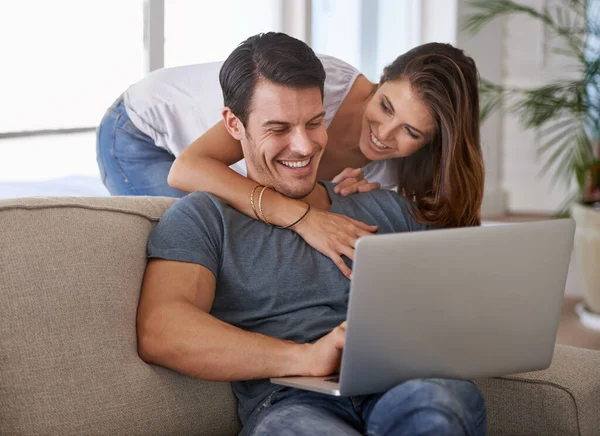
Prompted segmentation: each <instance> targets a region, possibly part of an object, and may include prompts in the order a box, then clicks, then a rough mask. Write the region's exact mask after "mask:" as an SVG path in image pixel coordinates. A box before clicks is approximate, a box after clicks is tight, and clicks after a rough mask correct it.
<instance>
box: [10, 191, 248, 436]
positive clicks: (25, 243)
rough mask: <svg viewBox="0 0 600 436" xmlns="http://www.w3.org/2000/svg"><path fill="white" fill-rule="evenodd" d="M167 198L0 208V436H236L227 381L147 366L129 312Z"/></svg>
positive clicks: (35, 201) (21, 203) (68, 200)
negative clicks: (147, 244) (40, 435)
mask: <svg viewBox="0 0 600 436" xmlns="http://www.w3.org/2000/svg"><path fill="white" fill-rule="evenodd" d="M173 202H174V200H173V199H169V198H153V197H107V198H104V197H98V198H81V197H79V198H76V197H60V198H58V197H57V198H29V199H15V200H2V201H0V429H1V430H0V432H1V433H2V434H11V435H32V434H57V435H82V434H85V435H133V434H135V435H158V434H160V435H169V434H172V435H188V434H211V435H212V434H226V435H229V434H231V435H233V434H236V433H237V431H239V423H238V420H237V414H236V402H235V399H234V397H233V394H232V392H231V388H230V385H229V383H209V382H202V381H199V380H196V379H193V378H191V377H186V376H183V375H180V374H177V373H175V372H173V371H170V370H168V369H166V368H162V367H158V366H153V365H148V364H146V363H145V362H143V361H142V360H141V359H140V358H139V356H138V354H137V338H136V326H135V322H136V310H137V304H138V299H139V293H140V289H141V284H142V278H143V274H144V270H145V267H146V240H147V238H148V235H149V233H150V231H151V230H152V228H153V226H154V225H155V224H156V223H157V222H158V220H159V219H160V217H161V215H162V214H163V212H164V211H165V210H166V209H167V208H168V207H169V206H170V205H171V204H173Z"/></svg>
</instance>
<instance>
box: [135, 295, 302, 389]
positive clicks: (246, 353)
mask: <svg viewBox="0 0 600 436" xmlns="http://www.w3.org/2000/svg"><path fill="white" fill-rule="evenodd" d="M144 324H145V326H147V327H145V328H142V329H138V330H139V331H141V332H144V333H143V334H142V333H140V337H139V353H140V356H141V357H142V358H143V359H144V360H145V361H147V362H150V363H155V364H158V365H162V366H165V367H167V368H171V369H173V370H175V371H178V372H181V373H183V374H186V375H189V376H192V377H196V378H199V379H203V380H212V381H236V380H249V379H259V378H269V377H282V376H286V375H304V374H305V373H306V369H305V364H304V362H303V359H302V355H303V348H305V347H307V346H308V345H301V344H296V343H294V342H291V341H285V340H281V339H276V338H272V337H269V336H265V335H262V334H259V333H251V332H246V331H244V330H242V329H239V328H237V327H234V326H232V325H230V324H227V323H225V322H222V321H220V320H218V319H217V318H215V317H213V316H212V315H210V314H208V313H206V312H204V311H202V310H199V309H198V308H197V307H196V306H194V305H193V304H191V303H190V302H188V301H186V300H183V299H182V300H180V301H177V302H170V303H169V304H168V305H166V306H163V307H161V308H160V310H159V312H157V313H155V314H154V315H153V316H151V317H148V319H146V320H145V321H144Z"/></svg>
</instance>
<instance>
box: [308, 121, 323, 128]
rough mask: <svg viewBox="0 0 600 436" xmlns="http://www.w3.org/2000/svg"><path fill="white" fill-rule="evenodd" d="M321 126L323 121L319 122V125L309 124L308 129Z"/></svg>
mask: <svg viewBox="0 0 600 436" xmlns="http://www.w3.org/2000/svg"><path fill="white" fill-rule="evenodd" d="M320 125H321V121H319V122H318V123H309V124H308V127H311V128H315V127H319V126H320Z"/></svg>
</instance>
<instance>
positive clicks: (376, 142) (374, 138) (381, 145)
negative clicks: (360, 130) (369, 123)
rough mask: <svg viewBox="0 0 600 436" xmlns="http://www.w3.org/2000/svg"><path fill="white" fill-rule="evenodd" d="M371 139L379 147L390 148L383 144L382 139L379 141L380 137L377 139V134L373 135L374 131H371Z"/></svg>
mask: <svg viewBox="0 0 600 436" xmlns="http://www.w3.org/2000/svg"><path fill="white" fill-rule="evenodd" d="M371 141H373V144H375V145H376V146H377V147H379V148H390V147H386V146H385V145H383V144H382V143H381V141H379V139H377V138H376V137H375V135H373V132H371Z"/></svg>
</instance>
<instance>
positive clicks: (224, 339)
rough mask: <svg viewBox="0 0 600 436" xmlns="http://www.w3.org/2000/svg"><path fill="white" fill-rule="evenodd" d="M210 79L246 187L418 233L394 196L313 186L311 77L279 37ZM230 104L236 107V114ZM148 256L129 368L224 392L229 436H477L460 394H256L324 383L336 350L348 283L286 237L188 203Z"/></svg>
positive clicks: (317, 104)
mask: <svg viewBox="0 0 600 436" xmlns="http://www.w3.org/2000/svg"><path fill="white" fill-rule="evenodd" d="M282 53H287V54H288V55H282ZM221 79H222V80H221V84H222V87H223V95H224V99H225V106H226V107H225V109H224V110H223V119H224V123H225V126H226V127H227V129H228V131H229V133H230V134H231V135H232V136H233V137H235V138H236V139H238V140H240V141H241V143H242V148H243V151H244V157H245V158H246V164H247V168H248V177H250V178H251V179H253V180H254V181H256V182H257V184H260V185H268V186H270V187H272V188H273V189H275V190H277V191H279V192H280V193H282V194H284V195H289V196H294V197H296V198H303V199H304V200H305V201H306V202H307V203H308V204H310V206H311V207H312V208H320V209H325V210H330V211H332V212H336V213H340V214H344V215H347V216H349V217H351V218H354V219H357V220H361V221H364V222H366V223H369V224H372V225H377V226H379V232H380V233H383V232H388V233H389V232H400V231H411V230H424V229H425V227H424V226H422V225H420V224H418V223H417V222H416V221H414V220H413V219H412V218H411V215H410V213H409V204H408V200H406V199H405V198H404V197H402V196H400V195H398V194H396V193H394V192H391V191H385V190H377V191H372V192H369V193H363V194H356V195H353V196H348V197H343V198H342V197H340V196H338V195H336V194H335V193H334V192H333V190H332V185H331V184H327V183H324V184H320V183H317V182H316V177H317V176H316V175H317V167H318V162H319V160H320V158H321V155H322V153H323V150H324V147H325V145H326V142H327V134H326V131H325V127H324V125H323V115H324V112H323V106H322V97H323V94H322V90H323V82H324V79H325V73H324V70H323V67H322V65H321V63H320V61H319V60H318V58H317V57H316V56H315V54H314V53H313V52H312V50H311V49H310V48H309V47H308V46H306V45H305V44H304V43H302V42H300V41H298V40H295V39H293V38H291V37H289V36H287V35H284V34H273V33H269V34H264V35H257V36H255V37H251V38H249V39H248V40H247V41H245V42H244V43H242V44H241V45H240V46H239V47H238V48H236V49H235V50H234V51H233V53H232V54H231V55H230V57H229V58H228V59H227V61H226V62H225V63H224V65H223V67H222V71H221ZM244 96H246V97H248V96H249V97H250V98H246V99H245V103H243V104H242V105H241V106H240V104H239V102H240V101H244V98H241V97H244ZM232 107H234V108H236V109H234V110H232ZM307 160H310V163H309V164H308V165H306V166H302V167H301V168H300V167H299V165H295V164H294V163H297V162H304V163H305V162H306V161H307ZM257 192H258V191H257ZM255 200H256V197H255ZM258 207H259V208H260V205H258ZM309 213H310V212H309ZM299 225H301V223H300V224H299ZM148 255H149V258H150V260H149V263H148V267H147V270H146V275H145V278H144V284H143V288H142V295H141V299H140V306H139V311H138V340H139V354H140V356H141V357H142V358H143V359H144V360H145V361H147V362H150V363H155V364H159V365H163V366H166V367H169V368H171V369H173V370H176V371H179V372H181V373H184V374H187V375H190V376H193V377H197V378H199V379H203V380H215V381H231V382H233V383H232V387H233V390H234V392H235V394H236V396H237V398H238V400H239V415H240V419H241V422H242V424H243V425H244V429H243V431H242V433H243V434H247V435H250V434H252V435H254V434H272V435H284V434H310V435H314V434H325V433H327V434H330V435H337V434H344V435H348V434H363V433H367V432H368V433H369V434H411V435H415V434H436V435H440V434H468V435H480V434H485V406H484V403H483V399H482V397H481V394H480V393H479V391H478V390H477V388H476V387H475V386H474V385H473V384H472V383H470V382H467V381H458V380H452V381H451V380H437V379H436V380H413V381H409V382H406V383H403V384H401V385H399V386H397V387H395V388H393V389H391V390H390V391H388V392H386V393H384V394H379V395H366V396H360V397H352V398H339V397H332V396H327V395H323V394H318V393H312V392H307V391H301V390H297V389H291V388H283V387H280V386H275V385H272V384H270V383H269V381H268V380H267V379H268V378H269V377H280V376H288V375H312V376H322V375H328V374H332V373H334V372H336V371H337V370H338V369H339V365H340V359H341V353H342V349H343V346H344V339H345V324H344V320H345V317H346V311H347V302H348V292H349V282H348V280H347V279H346V278H345V276H344V275H343V274H342V273H341V272H340V270H339V269H338V268H337V267H336V266H335V265H334V264H333V262H332V261H331V260H329V259H328V258H327V257H325V256H323V255H322V254H320V253H319V252H317V251H315V250H313V249H312V248H311V247H310V246H309V245H308V244H306V243H305V242H304V241H303V240H302V239H301V238H300V237H299V236H298V235H297V234H296V233H294V232H292V231H290V230H286V229H279V228H275V227H273V226H269V225H268V224H265V223H263V222H261V221H260V220H254V219H251V218H249V217H247V216H245V215H243V214H241V213H239V212H238V211H236V210H235V209H233V208H232V207H230V206H228V205H227V204H225V203H224V202H222V201H221V200H219V199H218V198H216V197H214V196H212V195H210V194H207V193H203V192H196V193H193V194H190V195H188V196H186V197H184V198H183V199H181V200H179V201H178V202H177V203H175V204H174V205H173V206H172V207H171V208H170V209H169V210H168V211H167V212H165V214H164V216H163V218H162V219H161V221H160V223H159V224H158V225H157V227H156V228H155V230H154V231H153V233H152V235H151V236H150V239H149V241H148Z"/></svg>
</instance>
